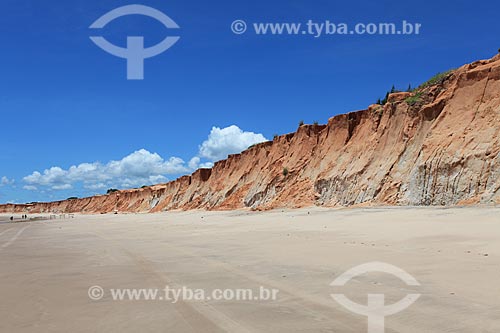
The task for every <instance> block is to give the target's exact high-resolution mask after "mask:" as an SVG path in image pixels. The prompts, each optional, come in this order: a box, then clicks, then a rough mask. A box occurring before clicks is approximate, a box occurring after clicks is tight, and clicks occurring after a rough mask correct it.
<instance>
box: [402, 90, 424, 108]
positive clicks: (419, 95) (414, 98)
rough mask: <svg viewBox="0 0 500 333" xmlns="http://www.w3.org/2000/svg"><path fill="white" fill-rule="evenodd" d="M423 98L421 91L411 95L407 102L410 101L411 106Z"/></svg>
mask: <svg viewBox="0 0 500 333" xmlns="http://www.w3.org/2000/svg"><path fill="white" fill-rule="evenodd" d="M421 100H422V93H421V92H417V93H416V94H415V95H413V96H410V97H408V98H407V99H405V102H406V103H408V105H410V106H411V105H415V104H417V103H418V102H420V101H421Z"/></svg>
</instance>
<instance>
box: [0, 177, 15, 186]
mask: <svg viewBox="0 0 500 333" xmlns="http://www.w3.org/2000/svg"><path fill="white" fill-rule="evenodd" d="M12 184H14V179H9V178H7V177H5V176H3V177H2V178H0V186H7V185H12Z"/></svg>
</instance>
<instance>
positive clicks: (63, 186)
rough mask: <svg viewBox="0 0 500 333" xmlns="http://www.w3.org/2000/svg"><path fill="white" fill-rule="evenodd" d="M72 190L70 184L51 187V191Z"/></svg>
mask: <svg viewBox="0 0 500 333" xmlns="http://www.w3.org/2000/svg"><path fill="white" fill-rule="evenodd" d="M72 188H73V185H71V184H64V185H54V186H52V189H53V190H71V189H72Z"/></svg>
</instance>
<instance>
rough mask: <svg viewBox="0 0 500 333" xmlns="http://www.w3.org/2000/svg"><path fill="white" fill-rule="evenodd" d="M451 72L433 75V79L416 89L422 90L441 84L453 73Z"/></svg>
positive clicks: (451, 70)
mask: <svg viewBox="0 0 500 333" xmlns="http://www.w3.org/2000/svg"><path fill="white" fill-rule="evenodd" d="M453 71H454V69H450V70H449V71H446V72H442V73H438V74H436V75H434V76H433V77H431V78H430V79H429V80H427V81H426V82H424V83H422V84H421V85H420V86H419V87H418V88H419V89H422V88H427V87H430V86H434V85H436V84H440V83H443V82H444V80H445V79H446V78H447V77H448V75H450V74H451V73H453Z"/></svg>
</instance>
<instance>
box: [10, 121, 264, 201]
mask: <svg viewBox="0 0 500 333" xmlns="http://www.w3.org/2000/svg"><path fill="white" fill-rule="evenodd" d="M263 141H266V138H265V137H264V136H263V135H262V134H256V133H253V132H245V131H242V130H241V129H240V128H239V127H238V126H235V125H233V126H229V127H226V128H222V129H221V128H218V127H213V128H212V131H211V132H210V134H209V136H208V138H207V140H205V141H204V142H203V143H202V144H201V145H200V146H199V152H198V154H197V155H196V156H194V157H193V158H191V159H190V160H189V161H188V162H187V163H186V162H185V161H184V160H182V159H181V158H178V157H171V158H169V159H167V160H165V159H163V158H162V157H161V156H160V155H158V154H157V153H151V152H149V151H147V150H145V149H140V150H138V151H136V152H134V153H132V154H130V155H128V156H126V157H124V158H122V159H121V160H118V161H110V162H108V163H106V164H103V163H100V162H93V163H81V164H79V165H74V166H71V167H70V168H68V169H63V168H61V167H57V166H55V167H51V168H49V169H46V170H44V171H43V172H39V171H34V172H33V173H32V174H31V175H28V176H26V177H24V178H23V181H24V182H25V184H26V185H25V186H24V187H23V188H24V189H25V190H30V191H37V190H38V189H39V188H45V189H51V190H56V191H60V190H70V189H72V188H73V187H74V186H75V185H76V184H81V186H82V187H83V188H84V189H86V190H90V191H102V190H105V189H107V188H110V187H121V188H130V187H136V186H141V185H149V184H158V183H162V182H166V181H168V179H167V177H166V175H180V174H185V173H188V172H192V171H194V170H196V169H198V168H211V167H212V166H213V162H215V161H218V160H221V159H224V158H226V157H227V155H229V154H236V153H240V152H241V151H243V150H245V149H247V148H248V147H249V146H251V145H253V144H255V143H260V142H263ZM4 178H5V182H8V181H9V180H8V179H7V178H6V177H3V178H2V180H1V182H2V183H3V182H4Z"/></svg>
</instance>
